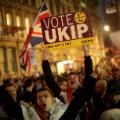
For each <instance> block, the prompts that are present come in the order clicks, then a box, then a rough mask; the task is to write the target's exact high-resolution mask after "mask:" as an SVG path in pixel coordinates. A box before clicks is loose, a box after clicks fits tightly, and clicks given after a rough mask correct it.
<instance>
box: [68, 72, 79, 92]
mask: <svg viewBox="0 0 120 120" xmlns="http://www.w3.org/2000/svg"><path fill="white" fill-rule="evenodd" d="M68 85H69V87H70V88H71V89H72V91H73V92H74V91H75V90H76V89H77V88H78V87H79V86H80V81H79V77H78V75H77V74H75V73H70V74H69V75H68Z"/></svg>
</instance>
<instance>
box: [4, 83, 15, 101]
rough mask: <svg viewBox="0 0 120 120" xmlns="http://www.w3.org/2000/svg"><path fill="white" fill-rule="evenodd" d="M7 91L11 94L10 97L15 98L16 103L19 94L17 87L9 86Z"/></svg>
mask: <svg viewBox="0 0 120 120" xmlns="http://www.w3.org/2000/svg"><path fill="white" fill-rule="evenodd" d="M6 90H7V91H8V93H9V94H10V96H11V97H12V98H13V100H15V101H16V98H17V92H16V89H15V87H14V86H13V85H12V86H8V87H6Z"/></svg>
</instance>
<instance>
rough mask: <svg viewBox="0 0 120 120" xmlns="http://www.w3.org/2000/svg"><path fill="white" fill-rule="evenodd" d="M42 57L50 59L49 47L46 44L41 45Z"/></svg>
mask: <svg viewBox="0 0 120 120" xmlns="http://www.w3.org/2000/svg"><path fill="white" fill-rule="evenodd" d="M41 57H42V60H48V49H47V48H46V47H45V46H44V45H42V47H41Z"/></svg>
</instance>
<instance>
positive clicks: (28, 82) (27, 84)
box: [24, 77, 34, 87]
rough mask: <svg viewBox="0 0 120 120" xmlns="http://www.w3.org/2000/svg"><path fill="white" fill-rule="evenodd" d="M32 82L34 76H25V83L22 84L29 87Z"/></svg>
mask: <svg viewBox="0 0 120 120" xmlns="http://www.w3.org/2000/svg"><path fill="white" fill-rule="evenodd" d="M33 82H34V78H33V77H30V78H27V79H26V81H25V83H24V86H25V87H30V86H31V85H32V83H33Z"/></svg>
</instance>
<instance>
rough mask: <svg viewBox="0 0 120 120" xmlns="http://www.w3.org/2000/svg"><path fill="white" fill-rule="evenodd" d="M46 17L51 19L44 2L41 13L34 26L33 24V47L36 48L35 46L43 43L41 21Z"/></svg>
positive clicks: (31, 39) (31, 41)
mask: <svg viewBox="0 0 120 120" xmlns="http://www.w3.org/2000/svg"><path fill="white" fill-rule="evenodd" d="M46 17H49V11H48V9H47V6H46V4H45V1H44V2H43V4H42V6H41V7H40V9H39V12H38V14H37V16H36V19H35V21H34V24H33V32H32V35H31V38H30V43H31V45H32V46H35V45H37V44H39V43H41V42H43V38H42V28H41V23H40V19H43V18H46Z"/></svg>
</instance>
